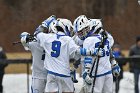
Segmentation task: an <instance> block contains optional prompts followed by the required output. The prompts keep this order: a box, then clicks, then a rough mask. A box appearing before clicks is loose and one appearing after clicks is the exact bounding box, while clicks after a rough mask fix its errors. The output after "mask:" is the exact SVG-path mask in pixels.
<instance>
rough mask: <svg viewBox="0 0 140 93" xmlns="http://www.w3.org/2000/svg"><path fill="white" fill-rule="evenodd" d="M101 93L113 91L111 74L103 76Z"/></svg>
mask: <svg viewBox="0 0 140 93" xmlns="http://www.w3.org/2000/svg"><path fill="white" fill-rule="evenodd" d="M103 93H113V76H112V74H108V75H106V77H105V83H104V86H103Z"/></svg>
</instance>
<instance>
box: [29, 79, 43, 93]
mask: <svg viewBox="0 0 140 93" xmlns="http://www.w3.org/2000/svg"><path fill="white" fill-rule="evenodd" d="M45 86H46V79H37V78H32V86H31V89H32V93H44V91H45Z"/></svg>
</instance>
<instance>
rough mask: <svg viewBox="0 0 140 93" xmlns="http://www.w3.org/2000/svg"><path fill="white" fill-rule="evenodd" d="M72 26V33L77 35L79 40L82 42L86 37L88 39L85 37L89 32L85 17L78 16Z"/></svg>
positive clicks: (87, 21)
mask: <svg viewBox="0 0 140 93" xmlns="http://www.w3.org/2000/svg"><path fill="white" fill-rule="evenodd" d="M73 25H74V31H75V32H76V33H77V34H78V37H79V38H80V39H81V40H84V39H85V38H86V37H88V36H87V35H88V33H89V31H90V24H89V20H88V18H87V17H86V16H85V15H80V16H79V17H77V18H76V19H75V21H74V23H73Z"/></svg>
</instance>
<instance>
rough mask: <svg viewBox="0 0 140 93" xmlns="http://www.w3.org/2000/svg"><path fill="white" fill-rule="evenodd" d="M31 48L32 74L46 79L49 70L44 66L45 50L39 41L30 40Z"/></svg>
mask: <svg viewBox="0 0 140 93" xmlns="http://www.w3.org/2000/svg"><path fill="white" fill-rule="evenodd" d="M28 46H29V50H30V51H31V53H32V61H33V63H32V76H33V77H34V78H40V79H44V78H46V76H47V72H46V70H45V68H44V59H45V52H44V49H43V48H42V47H41V46H40V45H39V43H38V42H37V41H32V42H29V44H28Z"/></svg>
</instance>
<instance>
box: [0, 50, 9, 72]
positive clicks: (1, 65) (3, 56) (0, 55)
mask: <svg viewBox="0 0 140 93" xmlns="http://www.w3.org/2000/svg"><path fill="white" fill-rule="evenodd" d="M0 59H7V56H6V53H5V52H4V51H2V52H0ZM7 65H8V63H0V70H3V69H4V68H5V67H6V66H7Z"/></svg>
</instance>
